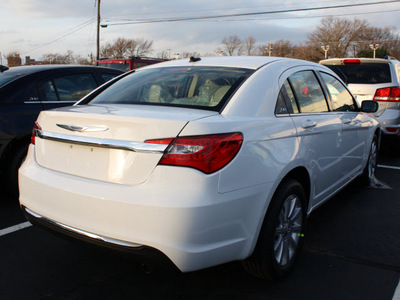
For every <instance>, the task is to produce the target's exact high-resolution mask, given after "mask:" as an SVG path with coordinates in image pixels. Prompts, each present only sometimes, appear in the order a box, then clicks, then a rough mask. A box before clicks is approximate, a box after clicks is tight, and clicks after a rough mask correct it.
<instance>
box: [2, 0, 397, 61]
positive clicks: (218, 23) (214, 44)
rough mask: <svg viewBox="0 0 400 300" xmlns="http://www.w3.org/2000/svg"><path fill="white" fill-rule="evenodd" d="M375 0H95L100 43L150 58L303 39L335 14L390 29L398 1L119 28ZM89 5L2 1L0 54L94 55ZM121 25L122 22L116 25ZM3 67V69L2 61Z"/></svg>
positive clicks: (86, 0) (90, 1) (75, 0)
mask: <svg viewBox="0 0 400 300" xmlns="http://www.w3.org/2000/svg"><path fill="white" fill-rule="evenodd" d="M376 2H382V1H379V0H364V1H363V0H347V1H346V0H344V1H340V0H339V1H338V0H333V1H332V0H319V1H317V0H303V1H299V0H292V1H280V0H269V1H267V0H245V1H239V0H197V1H194V0H186V1H181V0H169V1H165V0H101V23H102V24H108V27H107V28H101V30H100V32H101V39H100V44H101V45H104V44H105V43H107V42H113V40H115V39H116V38H118V37H124V38H145V39H148V40H153V50H154V51H153V53H151V55H152V56H156V55H157V53H160V52H162V51H167V49H171V52H172V53H175V52H180V53H182V52H198V53H200V54H203V55H204V54H206V53H215V51H216V50H217V48H218V47H220V48H222V45H221V41H222V39H223V38H224V37H226V36H229V35H233V34H236V35H237V36H239V37H240V38H242V39H245V38H246V37H248V36H253V37H254V38H255V39H256V41H257V43H258V44H267V43H269V42H274V41H277V40H280V39H284V40H289V41H291V42H292V43H294V44H298V43H301V42H304V41H305V40H306V35H307V33H309V32H311V31H313V30H314V29H315V28H316V26H317V25H318V24H319V22H320V20H321V17H324V16H329V15H334V16H340V17H346V18H350V19H353V18H355V17H357V18H360V19H366V20H367V21H368V22H370V24H371V25H374V26H379V27H385V26H397V23H398V22H399V21H398V20H399V14H400V1H396V2H392V3H386V4H380V5H368V6H357V7H345V8H337V9H324V10H306V11H299V12H286V13H274V14H261V15H247V16H242V17H230V18H217V19H209V20H195V21H181V22H165V23H163V22H162V23H145V24H126V23H133V22H138V21H142V20H151V21H154V20H160V19H174V18H182V17H204V16H216V15H226V14H246V13H258V12H270V11H282V10H297V9H304V8H318V7H328V6H337V5H344V6H346V5H354V4H361V3H376ZM96 5H97V1H96V0H15V1H7V2H5V3H2V7H1V10H0V19H1V21H2V22H1V25H0V52H1V54H2V56H3V55H4V54H7V53H9V52H12V51H17V52H19V53H21V56H22V57H23V58H24V57H25V56H30V57H31V58H34V59H36V60H40V58H41V57H42V55H43V54H48V53H60V54H65V53H66V52H67V51H68V50H72V51H73V52H74V54H76V55H81V56H87V55H89V54H90V53H93V54H94V55H95V52H96V15H97V10H96ZM121 23H124V24H121ZM2 63H3V64H5V63H6V62H5V60H4V58H3V59H2Z"/></svg>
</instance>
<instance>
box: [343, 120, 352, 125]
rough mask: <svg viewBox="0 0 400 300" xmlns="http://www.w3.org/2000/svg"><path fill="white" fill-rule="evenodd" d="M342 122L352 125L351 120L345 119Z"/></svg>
mask: <svg viewBox="0 0 400 300" xmlns="http://www.w3.org/2000/svg"><path fill="white" fill-rule="evenodd" d="M342 122H343V124H350V123H351V119H343V120H342Z"/></svg>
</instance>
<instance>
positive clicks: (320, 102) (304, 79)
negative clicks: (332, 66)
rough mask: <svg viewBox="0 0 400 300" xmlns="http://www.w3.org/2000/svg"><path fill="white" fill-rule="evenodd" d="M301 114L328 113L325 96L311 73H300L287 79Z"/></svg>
mask: <svg viewBox="0 0 400 300" xmlns="http://www.w3.org/2000/svg"><path fill="white" fill-rule="evenodd" d="M288 80H289V83H290V86H291V87H292V91H293V94H294V96H295V98H296V100H297V104H298V106H299V111H300V112H301V113H316V112H327V111H329V108H328V104H327V102H326V99H325V95H324V93H323V91H322V88H321V85H320V84H319V82H318V80H317V77H316V76H315V74H314V72H313V71H300V72H297V73H294V74H293V75H291V76H290V77H289V78H288Z"/></svg>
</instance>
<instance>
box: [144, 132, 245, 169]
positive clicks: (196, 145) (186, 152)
mask: <svg viewBox="0 0 400 300" xmlns="http://www.w3.org/2000/svg"><path fill="white" fill-rule="evenodd" d="M242 142H243V135H242V134H241V133H228V134H213V135H201V136H187V137H177V138H176V139H173V140H172V142H171V139H158V140H147V141H146V143H155V144H169V146H168V148H167V150H166V152H165V153H164V155H163V157H162V158H161V160H160V162H159V164H160V165H170V166H182V167H190V168H195V169H198V170H200V171H202V172H204V173H206V174H210V173H213V172H216V171H218V170H220V169H221V168H223V167H224V166H226V165H227V164H228V163H229V162H230V161H231V160H232V159H233V158H234V157H235V156H236V154H237V153H238V151H239V149H240V147H241V145H242Z"/></svg>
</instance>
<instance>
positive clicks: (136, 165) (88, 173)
mask: <svg viewBox="0 0 400 300" xmlns="http://www.w3.org/2000/svg"><path fill="white" fill-rule="evenodd" d="M215 114H218V113H217V112H213V111H205V110H193V109H184V108H170V107H160V106H159V107H155V106H144V105H107V106H106V105H96V106H94V105H82V106H80V105H78V106H74V107H68V108H61V109H57V110H50V111H44V112H42V113H41V114H40V116H39V118H38V125H39V126H40V129H39V130H38V134H37V135H38V137H36V139H35V155H36V160H37V162H38V164H39V165H41V166H42V167H44V168H48V169H52V170H54V171H58V172H63V173H67V174H70V175H74V176H80V177H84V178H87V179H93V180H100V181H104V182H111V183H118V184H127V185H137V184H140V183H142V182H144V181H145V180H147V178H148V177H149V176H150V175H151V173H152V171H153V170H154V168H155V167H156V166H157V163H158V162H159V160H160V158H161V157H162V155H163V151H164V149H165V148H166V147H167V146H168V145H154V144H147V143H145V141H146V140H149V139H157V138H169V137H170V138H175V137H176V136H178V134H179V133H180V132H181V130H182V129H183V128H184V127H185V125H186V124H187V123H188V122H190V121H194V120H197V119H201V118H205V117H208V116H210V115H215Z"/></svg>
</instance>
